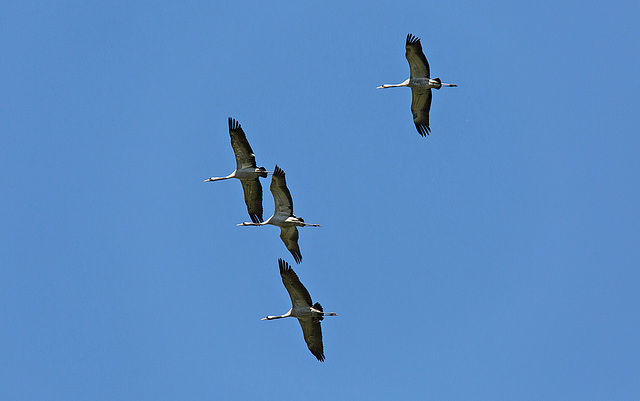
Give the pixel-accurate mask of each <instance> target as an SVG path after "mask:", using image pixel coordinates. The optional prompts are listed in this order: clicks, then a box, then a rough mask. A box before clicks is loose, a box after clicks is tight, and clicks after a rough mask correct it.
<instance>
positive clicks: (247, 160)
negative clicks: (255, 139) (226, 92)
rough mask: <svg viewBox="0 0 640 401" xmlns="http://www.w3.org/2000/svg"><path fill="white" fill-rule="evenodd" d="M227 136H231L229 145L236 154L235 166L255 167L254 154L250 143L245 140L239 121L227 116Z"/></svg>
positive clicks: (239, 167)
mask: <svg viewBox="0 0 640 401" xmlns="http://www.w3.org/2000/svg"><path fill="white" fill-rule="evenodd" d="M229 136H230V137H231V147H232V148H233V153H234V154H235V155H236V168H237V169H238V170H239V169H242V168H250V167H254V168H255V167H256V156H255V155H254V154H253V150H252V149H251V145H249V141H247V136H246V135H245V134H244V131H243V130H242V127H241V126H240V123H238V122H237V121H236V120H234V119H233V118H231V117H229Z"/></svg>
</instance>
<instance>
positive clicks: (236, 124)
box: [229, 117, 240, 131]
mask: <svg viewBox="0 0 640 401" xmlns="http://www.w3.org/2000/svg"><path fill="white" fill-rule="evenodd" d="M237 129H240V123H239V122H237V121H236V120H234V119H233V118H231V117H229V131H234V130H237Z"/></svg>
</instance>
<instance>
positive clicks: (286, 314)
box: [262, 309, 293, 320]
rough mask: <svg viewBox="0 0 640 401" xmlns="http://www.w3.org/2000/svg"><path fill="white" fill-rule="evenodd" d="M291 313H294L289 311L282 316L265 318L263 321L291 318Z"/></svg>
mask: <svg viewBox="0 0 640 401" xmlns="http://www.w3.org/2000/svg"><path fill="white" fill-rule="evenodd" d="M291 311H293V309H289V312H287V313H285V314H284V315H281V316H267V317H265V318H263V319H262V320H273V319H282V318H285V317H289V316H291Z"/></svg>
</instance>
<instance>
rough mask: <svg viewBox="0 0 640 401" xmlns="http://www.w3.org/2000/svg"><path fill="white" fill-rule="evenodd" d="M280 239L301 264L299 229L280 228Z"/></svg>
mask: <svg viewBox="0 0 640 401" xmlns="http://www.w3.org/2000/svg"><path fill="white" fill-rule="evenodd" d="M280 239H281V240H282V242H284V246H286V247H287V249H288V250H289V252H291V255H293V259H294V260H295V261H296V263H301V262H302V253H300V246H299V245H298V228H297V227H296V226H289V227H280ZM309 305H311V304H309Z"/></svg>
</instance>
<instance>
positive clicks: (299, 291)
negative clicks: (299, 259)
mask: <svg viewBox="0 0 640 401" xmlns="http://www.w3.org/2000/svg"><path fill="white" fill-rule="evenodd" d="M278 266H279V267H280V277H282V284H284V288H286V289H287V292H288V293H289V298H291V304H292V305H293V307H294V308H297V307H300V306H311V305H312V303H313V302H311V295H309V291H307V289H306V288H305V286H304V285H303V284H302V283H301V282H300V279H299V278H298V275H297V274H296V272H294V271H293V269H292V268H291V266H290V265H289V264H288V263H287V262H286V261H284V260H282V259H278Z"/></svg>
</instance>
